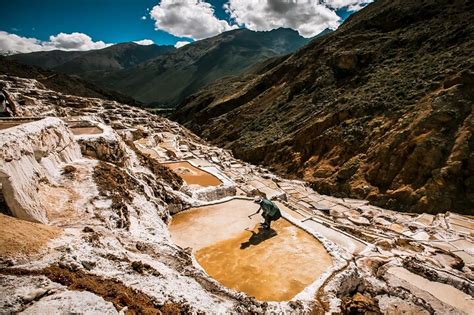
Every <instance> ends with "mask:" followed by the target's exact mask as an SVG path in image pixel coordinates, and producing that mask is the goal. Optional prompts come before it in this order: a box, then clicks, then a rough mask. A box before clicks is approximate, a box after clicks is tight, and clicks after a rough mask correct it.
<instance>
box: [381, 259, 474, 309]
mask: <svg viewBox="0 0 474 315" xmlns="http://www.w3.org/2000/svg"><path fill="white" fill-rule="evenodd" d="M387 273H388V274H392V275H394V276H396V277H397V278H398V279H401V280H403V281H406V282H408V283H409V284H410V285H412V286H414V287H416V288H417V289H418V290H422V291H425V292H427V293H428V294H429V295H431V296H433V297H435V298H436V299H438V300H439V301H441V302H443V303H445V304H447V305H450V306H452V307H454V308H455V309H457V310H460V311H462V312H465V313H466V314H472V312H473V310H474V298H473V297H472V296H470V295H467V294H466V293H464V292H462V291H460V290H458V289H456V288H454V287H452V286H450V285H447V284H444V283H440V282H435V281H430V280H428V279H425V278H423V277H421V276H419V275H416V274H414V273H412V272H410V271H408V270H407V269H405V268H401V267H392V268H390V269H388V270H387Z"/></svg>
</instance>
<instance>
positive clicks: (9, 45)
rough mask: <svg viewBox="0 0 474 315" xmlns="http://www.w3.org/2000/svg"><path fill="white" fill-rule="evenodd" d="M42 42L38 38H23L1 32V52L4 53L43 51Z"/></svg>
mask: <svg viewBox="0 0 474 315" xmlns="http://www.w3.org/2000/svg"><path fill="white" fill-rule="evenodd" d="M42 48H43V47H42V46H41V42H40V41H39V40H37V39H36V38H27V37H21V36H18V35H15V34H10V33H7V32H4V31H0V51H2V53H4V54H5V53H7V54H8V53H16V52H32V51H38V50H43V49H42Z"/></svg>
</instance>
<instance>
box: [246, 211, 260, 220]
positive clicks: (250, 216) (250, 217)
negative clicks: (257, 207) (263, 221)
mask: <svg viewBox="0 0 474 315" xmlns="http://www.w3.org/2000/svg"><path fill="white" fill-rule="evenodd" d="M257 213H258V212H255V213H252V214H251V215H249V216H248V218H249V219H252V217H253V216H254V215H256V214H257Z"/></svg>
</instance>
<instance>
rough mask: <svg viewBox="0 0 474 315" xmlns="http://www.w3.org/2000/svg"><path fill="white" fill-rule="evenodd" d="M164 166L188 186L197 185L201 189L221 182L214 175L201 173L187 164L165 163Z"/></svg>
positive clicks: (201, 171)
mask: <svg viewBox="0 0 474 315" xmlns="http://www.w3.org/2000/svg"><path fill="white" fill-rule="evenodd" d="M163 165H164V166H166V167H168V168H169V169H171V170H173V171H174V172H175V173H176V174H178V176H179V177H181V178H182V179H183V180H184V181H185V182H186V183H187V184H188V185H199V186H202V187H209V186H219V185H220V184H222V182H221V181H220V180H219V179H218V178H217V177H215V176H214V175H212V174H210V173H208V172H206V171H203V170H201V169H199V168H197V167H195V166H193V165H192V164H191V163H189V162H186V161H184V162H174V163H165V164H163Z"/></svg>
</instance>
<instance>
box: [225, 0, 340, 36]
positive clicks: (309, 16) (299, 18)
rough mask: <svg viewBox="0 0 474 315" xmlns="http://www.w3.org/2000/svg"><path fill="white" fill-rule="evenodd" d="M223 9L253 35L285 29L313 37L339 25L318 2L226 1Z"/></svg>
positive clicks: (279, 0)
mask: <svg viewBox="0 0 474 315" xmlns="http://www.w3.org/2000/svg"><path fill="white" fill-rule="evenodd" d="M224 8H225V10H226V11H227V13H228V14H229V15H230V16H231V18H232V19H233V20H235V22H236V23H238V24H239V25H240V26H245V27H246V28H249V29H251V30H254V31H269V30H272V29H275V28H279V27H287V28H292V29H294V30H297V31H298V33H299V34H300V35H301V36H304V37H312V36H315V35H317V34H319V33H320V32H322V31H323V30H325V29H326V28H329V29H336V28H337V27H338V26H339V24H340V18H339V16H338V15H337V14H336V13H335V12H334V11H333V10H331V9H330V8H328V7H327V6H325V5H323V4H321V1H319V0H305V1H298V0H293V1H288V0H267V1H262V0H229V2H227V3H226V4H225V5H224Z"/></svg>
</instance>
